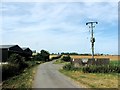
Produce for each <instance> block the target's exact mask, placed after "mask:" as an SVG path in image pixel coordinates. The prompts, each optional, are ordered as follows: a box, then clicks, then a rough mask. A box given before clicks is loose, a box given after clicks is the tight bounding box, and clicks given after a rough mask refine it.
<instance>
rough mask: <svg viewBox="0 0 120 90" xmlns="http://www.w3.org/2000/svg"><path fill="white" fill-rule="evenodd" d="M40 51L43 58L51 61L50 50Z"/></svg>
mask: <svg viewBox="0 0 120 90" xmlns="http://www.w3.org/2000/svg"><path fill="white" fill-rule="evenodd" d="M40 52H41V53H40V54H41V56H42V58H43V59H44V61H49V60H50V59H49V56H50V53H49V52H48V51H46V50H41V51H40Z"/></svg>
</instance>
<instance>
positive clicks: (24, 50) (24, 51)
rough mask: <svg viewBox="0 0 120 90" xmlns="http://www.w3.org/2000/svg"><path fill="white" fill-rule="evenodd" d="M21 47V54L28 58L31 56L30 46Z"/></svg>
mask: <svg viewBox="0 0 120 90" xmlns="http://www.w3.org/2000/svg"><path fill="white" fill-rule="evenodd" d="M22 49H23V56H24V57H25V58H26V59H28V58H30V57H31V56H32V50H31V49H30V48H28V47H27V48H25V47H24V48H22Z"/></svg>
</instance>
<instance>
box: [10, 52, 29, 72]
mask: <svg viewBox="0 0 120 90" xmlns="http://www.w3.org/2000/svg"><path fill="white" fill-rule="evenodd" d="M8 62H9V63H11V64H15V65H16V64H17V65H18V66H19V68H20V70H22V69H24V68H26V67H27V66H28V65H27V64H26V63H25V58H24V57H22V56H20V55H19V54H11V55H10V57H9V58H8Z"/></svg>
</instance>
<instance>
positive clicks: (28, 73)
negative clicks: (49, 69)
mask: <svg viewBox="0 0 120 90" xmlns="http://www.w3.org/2000/svg"><path fill="white" fill-rule="evenodd" d="M30 63H31V66H30V67H29V68H26V69H25V70H24V71H23V73H21V74H19V75H17V76H14V77H12V78H10V79H8V80H5V81H3V84H2V88H3V89H5V88H11V89H12V88H32V83H33V79H34V75H35V72H36V69H37V66H38V64H34V62H29V64H30Z"/></svg>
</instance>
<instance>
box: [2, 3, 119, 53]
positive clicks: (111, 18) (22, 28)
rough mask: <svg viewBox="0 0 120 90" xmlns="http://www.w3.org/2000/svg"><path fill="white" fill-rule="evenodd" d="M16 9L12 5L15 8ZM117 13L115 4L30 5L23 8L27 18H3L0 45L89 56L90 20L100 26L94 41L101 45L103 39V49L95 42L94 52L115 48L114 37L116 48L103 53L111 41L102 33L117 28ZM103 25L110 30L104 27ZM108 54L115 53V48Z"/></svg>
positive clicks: (22, 16)
mask: <svg viewBox="0 0 120 90" xmlns="http://www.w3.org/2000/svg"><path fill="white" fill-rule="evenodd" d="M21 4H22V3H21ZM27 5H28V4H27V3H26V6H27ZM16 7H17V6H15V4H14V8H16ZM19 7H20V6H19ZM7 8H9V7H7ZM116 9H117V6H116V3H32V6H30V8H29V7H26V8H25V10H26V11H27V12H29V14H23V15H19V14H18V15H15V16H9V14H8V15H7V16H4V17H3V24H4V25H3V28H2V29H3V30H2V31H3V43H4V44H11V43H14V44H15V43H17V44H19V45H22V46H23V45H29V46H30V47H32V48H35V49H37V50H40V49H41V48H45V49H48V50H50V51H51V52H59V51H77V52H81V53H84V52H90V42H89V38H90V34H89V33H88V27H87V26H86V25H85V23H86V22H87V21H88V19H89V20H90V19H93V20H95V21H98V22H99V23H100V24H98V25H97V26H96V28H95V29H97V31H96V37H97V38H98V39H97V40H98V41H99V40H101V41H102V39H103V38H102V36H104V38H105V42H104V43H102V44H103V46H104V47H102V48H101V46H100V43H99V42H98V41H97V42H96V47H97V48H98V49H97V50H96V51H98V50H100V48H101V50H103V51H105V50H108V48H111V47H112V46H117V43H116V42H117V40H116V37H113V39H111V41H112V42H114V41H115V42H114V43H116V44H115V45H111V46H109V47H108V48H106V49H105V47H107V45H108V44H111V41H110V40H108V39H110V37H107V36H106V37H105V33H106V31H104V30H105V29H106V30H108V29H110V26H112V24H115V25H116V24H117V22H116V21H117V10H116ZM10 10H11V9H8V10H7V11H9V12H10ZM16 12H17V13H19V10H17V9H15V11H14V12H13V13H12V14H13V15H14V14H15V13H16ZM101 23H102V24H101ZM105 24H107V25H110V26H108V27H105ZM102 25H103V26H102ZM113 26H114V25H113ZM104 27H105V28H104ZM111 30H112V29H111ZM99 32H100V33H99ZM112 32H113V31H112ZM8 33H9V34H8ZM108 34H110V33H108ZM100 35H101V36H100ZM87 37H88V39H87ZM106 42H107V43H106ZM110 50H113V52H116V51H115V50H116V48H115V50H114V48H111V49H110ZM110 50H109V52H110ZM98 52H99V51H98Z"/></svg>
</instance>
